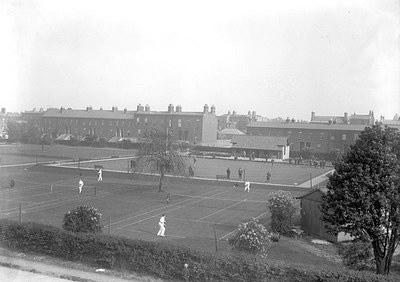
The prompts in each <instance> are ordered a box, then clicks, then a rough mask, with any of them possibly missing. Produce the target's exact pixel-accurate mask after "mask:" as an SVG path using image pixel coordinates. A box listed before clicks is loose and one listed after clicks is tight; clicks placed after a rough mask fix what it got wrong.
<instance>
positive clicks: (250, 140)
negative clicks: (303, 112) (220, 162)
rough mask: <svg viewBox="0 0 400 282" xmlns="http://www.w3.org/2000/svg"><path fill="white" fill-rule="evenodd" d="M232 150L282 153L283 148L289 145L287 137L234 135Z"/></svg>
mask: <svg viewBox="0 0 400 282" xmlns="http://www.w3.org/2000/svg"><path fill="white" fill-rule="evenodd" d="M231 142H232V144H233V145H232V148H234V149H253V150H276V151H278V150H279V151H280V150H281V148H280V147H282V146H285V145H287V142H288V138H287V137H273V136H254V135H233V136H232V141H231Z"/></svg>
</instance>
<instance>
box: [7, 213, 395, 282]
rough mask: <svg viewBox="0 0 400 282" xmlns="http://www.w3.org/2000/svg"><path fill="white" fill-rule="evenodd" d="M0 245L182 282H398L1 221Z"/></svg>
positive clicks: (244, 255)
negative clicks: (186, 267) (186, 276)
mask: <svg viewBox="0 0 400 282" xmlns="http://www.w3.org/2000/svg"><path fill="white" fill-rule="evenodd" d="M0 242H3V244H6V245H7V246H8V247H9V248H13V249H17V250H18V251H22V252H32V253H36V254H42V255H51V256H54V257H57V258H61V259H67V260H71V261H79V262H82V263H85V264H89V265H92V266H94V267H104V268H109V269H114V270H124V271H131V272H139V273H146V274H148V275H154V276H157V277H159V278H161V279H166V280H173V281H182V280H183V277H182V267H183V264H184V263H188V264H189V271H190V277H189V281H210V280H212V281H233V282H234V281H254V282H257V281H278V282H279V281H282V282H284V281H297V282H312V281H324V282H336V281H341V282H350V281H351V282H383V281H396V280H395V279H394V278H391V277H387V276H379V275H375V274H373V273H371V272H365V271H353V270H347V269H343V268H333V267H324V268H320V269H316V268H315V267H314V266H308V265H296V264H288V263H286V262H266V261H265V260H264V259H262V258H260V257H259V256H254V255H251V254H247V253H243V254H233V255H232V254H226V255H221V254H219V255H215V254H210V253H205V252H199V251H196V250H192V249H188V248H185V247H179V246H172V245H168V244H165V243H156V242H147V241H142V240H132V239H127V238H122V237H114V236H107V235H104V234H101V233H74V232H70V231H66V230H63V229H61V228H56V227H54V226H48V225H43V224H37V223H29V222H28V223H19V222H14V221H9V220H4V219H1V220H0Z"/></svg>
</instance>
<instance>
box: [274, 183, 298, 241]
mask: <svg viewBox="0 0 400 282" xmlns="http://www.w3.org/2000/svg"><path fill="white" fill-rule="evenodd" d="M268 206H269V210H270V211H271V228H272V230H273V231H275V232H279V233H281V234H288V233H289V231H290V230H291V229H292V219H293V215H294V214H295V212H296V208H295V206H294V200H293V197H292V196H291V194H290V193H289V192H285V191H278V192H276V193H275V194H274V195H272V197H271V198H270V199H269V200H268Z"/></svg>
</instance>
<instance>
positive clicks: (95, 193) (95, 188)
mask: <svg viewBox="0 0 400 282" xmlns="http://www.w3.org/2000/svg"><path fill="white" fill-rule="evenodd" d="M94 195H95V196H96V195H97V187H96V186H94Z"/></svg>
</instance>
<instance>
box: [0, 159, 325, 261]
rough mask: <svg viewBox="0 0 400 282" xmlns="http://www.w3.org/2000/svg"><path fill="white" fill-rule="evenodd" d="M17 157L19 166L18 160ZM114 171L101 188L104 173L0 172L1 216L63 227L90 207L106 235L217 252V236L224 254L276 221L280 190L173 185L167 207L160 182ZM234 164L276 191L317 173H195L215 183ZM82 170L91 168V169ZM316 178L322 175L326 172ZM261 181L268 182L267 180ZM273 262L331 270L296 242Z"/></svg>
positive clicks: (275, 250) (283, 168) (277, 248)
mask: <svg viewBox="0 0 400 282" xmlns="http://www.w3.org/2000/svg"><path fill="white" fill-rule="evenodd" d="M2 157H3V155H2ZM14 157H15V158H17V159H16V160H15V161H16V162H17V163H19V161H18V157H17V156H14ZM22 157H23V156H22ZM115 161H118V160H115ZM122 161H126V160H122ZM188 161H190V159H188ZM110 163H111V162H105V164H106V170H105V172H104V174H103V181H102V182H97V173H96V171H94V170H93V169H90V170H89V169H84V170H80V171H77V170H72V169H70V170H69V169H64V170H63V171H61V170H60V172H59V173H58V170H54V169H53V170H52V171H51V172H49V171H48V170H46V168H41V167H37V166H35V167H32V168H28V169H27V170H25V168H26V166H16V167H10V166H7V165H6V166H0V176H1V182H0V199H1V200H0V216H1V217H2V218H9V219H13V220H19V217H20V216H21V218H22V221H34V222H40V223H44V224H50V225H54V226H57V227H61V226H62V220H63V217H64V214H65V213H66V212H68V211H69V210H71V209H73V208H75V207H77V206H80V205H82V204H86V205H89V206H94V207H96V208H97V209H98V210H99V212H101V213H102V225H103V226H104V227H103V232H104V233H108V232H110V233H111V234H112V235H119V236H125V237H129V238H136V239H143V240H147V241H161V242H168V243H171V244H176V245H180V246H186V247H190V248H196V249H199V250H203V251H211V252H213V251H215V247H216V246H215V240H214V231H215V233H216V237H217V247H218V251H219V252H230V251H231V250H230V246H229V244H228V242H227V239H228V238H229V237H230V236H231V235H232V234H233V233H234V232H235V230H236V228H237V226H238V225H239V224H240V223H241V222H243V221H248V220H249V219H251V218H253V217H255V218H260V219H262V221H263V222H267V223H268V221H269V217H270V214H269V212H268V210H267V205H266V201H267V199H268V198H269V197H270V196H271V195H272V194H273V193H274V192H275V191H276V189H270V188H268V186H265V185H258V186H254V187H252V188H251V191H250V193H245V192H244V191H243V187H242V188H235V187H233V185H230V184H229V183H228V184H227V185H223V184H221V183H215V182H212V181H210V182H198V181H193V182H192V181H190V180H185V181H180V180H173V181H170V180H169V181H166V182H165V185H164V188H165V191H166V192H167V193H170V195H171V200H170V202H169V203H168V204H167V203H166V202H165V196H166V193H162V192H161V193H159V192H158V185H157V184H158V183H157V182H156V181H144V180H133V179H132V178H130V177H129V175H128V174H126V173H124V174H120V176H118V175H117V174H107V169H108V167H107V165H108V164H110ZM227 164H228V165H229V166H230V169H231V171H232V174H231V176H232V177H235V178H237V177H236V175H234V169H236V168H239V166H240V167H242V168H245V169H246V173H248V175H253V176H252V178H254V179H255V180H256V179H257V178H256V177H257V175H258V173H257V172H259V173H260V174H261V172H262V171H265V169H266V168H268V169H270V171H272V175H273V176H272V180H273V181H272V182H273V183H274V180H275V181H276V182H275V183H279V182H280V183H282V184H285V183H287V182H286V181H287V179H292V180H290V182H292V181H294V180H293V179H294V176H293V175H295V174H296V175H299V176H300V177H303V178H304V179H301V180H298V182H299V183H300V182H301V181H302V180H307V175H308V177H309V173H310V171H311V169H309V168H303V167H294V166H293V167H291V166H289V165H276V164H275V166H274V167H272V166H271V165H270V164H268V165H267V164H265V163H254V162H245V161H233V160H216V159H198V160H197V162H196V164H193V163H192V166H193V167H194V168H195V171H198V172H199V173H200V172H201V174H203V175H204V177H207V176H210V178H211V176H212V175H213V174H214V173H215V171H214V170H217V169H221V170H223V169H225V167H226V165H227ZM81 165H83V166H84V165H85V163H84V162H83V163H81ZM92 165H93V163H90V166H92ZM294 172H296V173H294ZM314 172H315V173H317V172H319V173H322V169H321V170H318V169H317V170H314ZM79 173H82V177H83V180H84V182H85V186H84V189H83V193H82V194H78V180H79V177H80V175H79ZM218 174H219V173H218ZM221 174H222V173H221ZM286 174H287V175H286ZM280 175H282V176H280ZM274 176H275V178H276V179H274ZM214 177H215V175H214ZM259 177H260V179H262V175H260V176H259ZM11 178H12V179H14V180H15V183H16V184H15V187H14V189H10V188H9V180H10V179H11ZM280 178H283V179H280ZM260 182H262V181H261V180H260ZM290 182H289V183H290ZM306 191H307V189H303V190H302V189H299V188H296V189H295V190H293V191H292V195H293V197H295V196H299V195H301V194H303V193H305V192H306ZM20 208H21V211H22V213H21V214H20ZM164 213H165V214H166V219H167V225H166V237H157V236H156V234H157V231H158V220H159V218H160V216H161V215H162V214H164ZM269 257H270V259H272V260H286V261H290V262H302V263H309V264H318V265H322V264H331V263H332V262H330V261H328V260H326V259H324V258H321V257H319V256H316V255H314V254H312V253H310V252H307V251H305V250H304V249H303V248H302V247H301V246H299V245H298V244H296V243H295V242H293V241H291V240H287V241H284V240H281V241H280V242H278V243H274V244H273V246H272V247H271V249H270V252H269Z"/></svg>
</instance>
